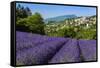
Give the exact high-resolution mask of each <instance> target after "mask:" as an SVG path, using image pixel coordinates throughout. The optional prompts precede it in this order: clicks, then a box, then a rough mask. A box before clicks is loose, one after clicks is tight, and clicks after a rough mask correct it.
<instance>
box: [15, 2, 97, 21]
mask: <svg viewBox="0 0 100 68" xmlns="http://www.w3.org/2000/svg"><path fill="white" fill-rule="evenodd" d="M18 4H20V5H22V6H24V7H28V8H30V10H31V11H32V14H34V13H35V12H39V13H40V14H41V15H42V17H43V18H44V19H46V18H52V17H56V16H62V15H73V14H74V15H76V16H92V15H96V8H95V7H82V6H81V7H80V6H64V5H48V4H32V3H17V4H16V5H18Z"/></svg>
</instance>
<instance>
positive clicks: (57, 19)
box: [44, 15, 77, 23]
mask: <svg viewBox="0 0 100 68" xmlns="http://www.w3.org/2000/svg"><path fill="white" fill-rule="evenodd" d="M69 18H77V16H76V15H62V16H57V17H52V18H47V19H45V20H44V21H45V22H46V23H48V21H55V22H59V21H64V20H65V19H69Z"/></svg>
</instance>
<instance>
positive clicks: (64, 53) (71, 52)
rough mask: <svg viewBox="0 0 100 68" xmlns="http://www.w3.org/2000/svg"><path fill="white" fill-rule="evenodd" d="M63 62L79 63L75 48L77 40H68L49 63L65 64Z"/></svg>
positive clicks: (77, 52)
mask: <svg viewBox="0 0 100 68" xmlns="http://www.w3.org/2000/svg"><path fill="white" fill-rule="evenodd" d="M65 62H80V53H79V49H78V46H77V40H75V39H70V40H69V41H68V42H66V44H65V45H63V47H62V48H61V49H60V50H59V51H58V52H57V54H55V56H54V57H53V58H52V59H51V60H50V61H49V63H65Z"/></svg>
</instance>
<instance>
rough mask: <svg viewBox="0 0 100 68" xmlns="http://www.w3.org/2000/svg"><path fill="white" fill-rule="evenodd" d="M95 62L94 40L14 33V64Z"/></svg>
mask: <svg viewBox="0 0 100 68" xmlns="http://www.w3.org/2000/svg"><path fill="white" fill-rule="evenodd" d="M84 61H96V40H76V39H71V38H61V37H48V36H45V35H39V34H32V33H26V32H19V31H16V64H17V65H33V64H49V63H50V64H51V63H66V62H84Z"/></svg>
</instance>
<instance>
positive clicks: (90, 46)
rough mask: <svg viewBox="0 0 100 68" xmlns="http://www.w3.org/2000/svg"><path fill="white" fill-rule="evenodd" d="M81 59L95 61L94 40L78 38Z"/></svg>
mask: <svg viewBox="0 0 100 68" xmlns="http://www.w3.org/2000/svg"><path fill="white" fill-rule="evenodd" d="M79 47H80V50H81V56H82V57H83V61H96V40H79Z"/></svg>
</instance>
